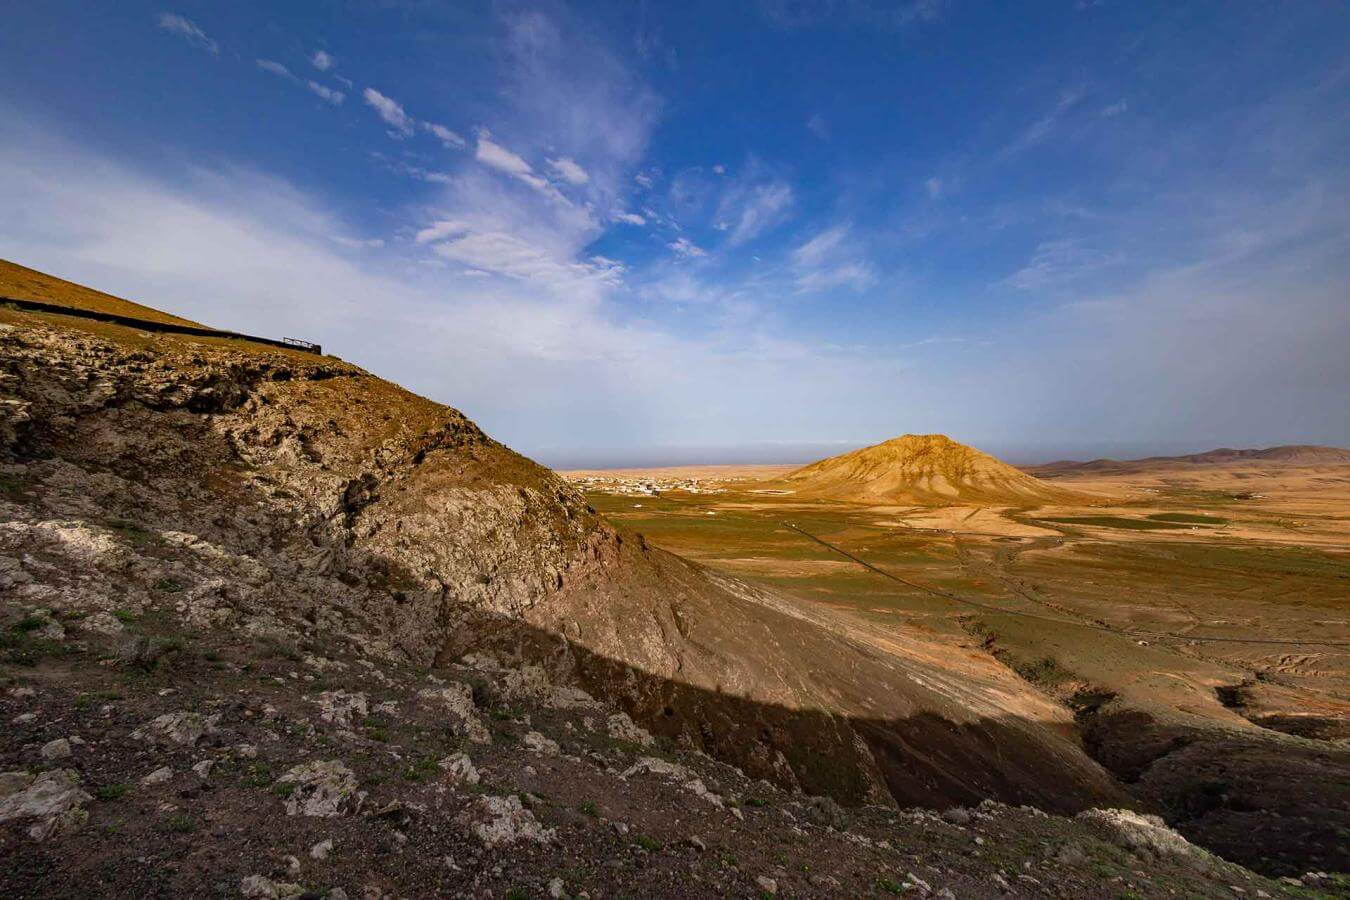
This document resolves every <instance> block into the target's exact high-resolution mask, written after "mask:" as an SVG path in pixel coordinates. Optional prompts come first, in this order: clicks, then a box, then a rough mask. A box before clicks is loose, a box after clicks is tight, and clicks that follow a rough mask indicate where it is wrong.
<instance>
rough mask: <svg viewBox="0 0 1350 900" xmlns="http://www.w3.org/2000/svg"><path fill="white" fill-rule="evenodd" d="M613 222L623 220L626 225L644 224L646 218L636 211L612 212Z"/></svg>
mask: <svg viewBox="0 0 1350 900" xmlns="http://www.w3.org/2000/svg"><path fill="white" fill-rule="evenodd" d="M613 218H614V221H615V222H623V223H625V224H627V225H646V224H647V220H646V219H644V218H643V217H642V216H640V215H638V214H637V213H631V212H617V213H615V214H614V217H613Z"/></svg>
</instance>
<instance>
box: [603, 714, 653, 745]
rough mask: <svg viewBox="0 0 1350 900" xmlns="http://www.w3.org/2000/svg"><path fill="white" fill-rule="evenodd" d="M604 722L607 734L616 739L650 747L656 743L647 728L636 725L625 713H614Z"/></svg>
mask: <svg viewBox="0 0 1350 900" xmlns="http://www.w3.org/2000/svg"><path fill="white" fill-rule="evenodd" d="M605 724H606V727H607V729H608V731H609V736H610V737H612V738H614V739H615V740H616V741H628V742H629V743H633V744H639V745H641V746H643V747H650V746H652V745H653V744H655V743H656V739H655V738H653V737H652V736H651V734H650V733H649V732H648V731H647V729H645V728H642V727H641V726H639V725H637V724H636V723H635V722H634V721H633V720H632V719H631V718H629V716H628V714H627V713H621V712H619V713H615V714H614V715H612V716H610V717H609V720H608V721H607V722H606V723H605Z"/></svg>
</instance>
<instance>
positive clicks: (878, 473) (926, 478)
mask: <svg viewBox="0 0 1350 900" xmlns="http://www.w3.org/2000/svg"><path fill="white" fill-rule="evenodd" d="M783 485H784V486H786V487H787V488H789V489H791V490H793V491H794V492H795V493H798V494H801V495H803V496H807V497H821V498H826V499H830V500H846V501H852V502H857V503H904V504H910V503H915V504H924V505H948V504H954V503H965V504H976V505H987V504H999V505H1005V506H1026V505H1039V504H1042V503H1053V502H1062V501H1067V500H1073V499H1078V500H1082V499H1083V497H1082V495H1078V494H1072V493H1070V492H1068V491H1065V490H1063V489H1061V488H1057V487H1053V486H1051V485H1048V484H1045V483H1043V482H1041V481H1039V480H1038V479H1036V478H1034V477H1032V476H1030V475H1028V474H1026V473H1025V472H1022V471H1019V470H1018V469H1015V468H1013V467H1012V466H1010V465H1008V464H1006V463H1004V462H1001V461H999V460H997V459H995V458H994V457H992V456H990V455H989V454H987V453H981V452H980V451H979V450H976V449H975V448H974V447H969V446H966V445H965V444H960V443H957V442H956V441H953V440H952V439H951V438H949V437H947V436H946V435H941V434H906V435H902V436H901V437H898V438H893V439H891V440H889V441H885V442H884V443H880V444H875V445H873V446H871V447H864V448H862V449H861V450H854V451H853V452H851V453H844V454H841V455H839V456H831V457H830V458H828V459H822V460H820V461H818V462H814V463H811V464H810V465H809V466H804V467H802V468H800V469H797V470H796V471H795V472H791V473H789V474H788V475H787V476H785V478H784V479H783Z"/></svg>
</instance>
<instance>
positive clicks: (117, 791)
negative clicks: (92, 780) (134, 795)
mask: <svg viewBox="0 0 1350 900" xmlns="http://www.w3.org/2000/svg"><path fill="white" fill-rule="evenodd" d="M128 790H129V785H127V784H124V783H123V782H120V781H116V782H113V783H112V784H105V785H103V786H102V787H100V788H99V789H98V790H97V791H95V792H94V793H95V794H97V795H98V799H100V800H119V799H121V797H122V795H123V794H125V793H126V792H127V791H128Z"/></svg>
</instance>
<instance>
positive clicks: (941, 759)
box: [0, 311, 1122, 810]
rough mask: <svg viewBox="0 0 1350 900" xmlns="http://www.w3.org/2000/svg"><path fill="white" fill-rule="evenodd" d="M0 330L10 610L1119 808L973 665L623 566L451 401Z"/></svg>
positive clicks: (563, 493)
mask: <svg viewBox="0 0 1350 900" xmlns="http://www.w3.org/2000/svg"><path fill="white" fill-rule="evenodd" d="M0 322H4V323H8V324H7V327H5V329H4V330H3V332H2V333H0V351H2V352H0V367H2V368H3V385H4V398H3V400H4V402H3V403H0V436H3V443H4V448H5V454H6V457H7V459H8V463H7V465H6V469H5V472H6V479H7V481H6V485H7V486H8V489H7V492H6V499H5V500H4V507H3V509H4V518H5V519H6V520H7V521H8V523H9V524H8V525H7V530H6V531H5V533H4V541H3V545H2V546H0V554H5V555H6V558H5V559H4V560H0V562H2V563H3V564H4V566H5V567H7V570H8V571H11V572H13V573H16V575H15V577H19V576H22V577H23V578H24V579H26V581H25V582H24V583H25V587H24V589H23V596H24V597H25V598H26V599H25V602H26V603H27V604H29V605H30V606H41V607H45V608H49V609H55V610H66V611H70V612H73V613H79V614H81V615H85V616H88V617H90V618H91V619H92V620H93V621H96V622H99V623H100V624H105V625H108V626H109V627H112V626H111V623H112V622H113V621H114V617H113V614H114V613H115V612H118V611H124V612H125V611H132V612H134V613H136V614H138V615H140V614H144V615H150V614H153V615H167V616H171V617H175V618H177V619H180V620H182V621H184V622H187V623H189V624H190V625H192V626H193V627H199V628H207V629H210V628H229V629H237V630H239V631H240V632H242V633H246V634H251V635H254V636H257V637H259V638H260V639H261V638H266V639H269V640H282V641H297V642H303V641H306V640H312V639H316V638H318V637H320V636H321V637H323V638H324V639H325V640H336V641H338V642H340V643H341V644H342V645H343V646H346V647H349V648H350V649H351V650H352V652H356V653H359V654H361V655H362V656H364V657H366V658H368V659H371V660H379V661H389V662H406V663H413V664H417V665H422V666H434V665H448V664H450V663H452V662H454V661H455V660H457V659H462V658H464V657H465V655H466V654H470V653H473V652H481V651H483V650H484V649H488V650H491V651H492V652H494V653H497V654H498V655H500V656H502V657H503V658H507V657H509V658H517V659H519V658H529V659H533V660H536V661H538V662H540V663H541V664H543V665H545V666H546V667H547V668H548V669H549V671H550V672H552V673H553V674H554V675H555V676H556V677H558V678H562V679H570V680H572V681H574V682H577V683H580V684H582V685H584V686H585V687H587V688H588V689H589V690H591V691H592V692H593V693H595V694H597V695H599V696H602V697H604V698H607V699H609V700H612V701H613V702H616V703H618V704H620V705H621V706H623V707H625V708H626V709H628V710H630V711H631V712H632V713H633V714H634V715H635V717H637V718H639V719H640V720H641V721H643V722H644V723H646V724H648V725H649V727H651V728H652V730H653V731H656V732H657V733H659V734H662V735H665V736H667V737H669V738H671V739H672V740H675V741H677V742H680V743H682V744H684V745H687V746H690V747H695V748H699V749H703V750H706V751H708V752H710V753H714V754H716V755H718V756H720V757H721V758H723V759H726V760H728V761H731V762H734V763H735V764H737V765H739V766H741V767H743V768H744V769H745V771H746V772H747V773H749V774H751V775H753V776H755V777H767V778H772V779H774V780H775V781H777V782H778V783H780V784H786V785H793V786H800V787H802V788H804V789H806V790H809V791H811V792H813V793H829V794H832V795H834V796H836V797H838V798H840V799H843V800H847V801H852V802H859V801H870V802H892V801H893V800H898V801H900V802H907V803H922V804H927V805H934V806H936V805H945V804H948V803H951V802H973V801H975V800H978V799H980V798H982V797H985V796H994V797H999V798H1004V799H1008V800H1011V801H1016V802H1032V803H1036V804H1038V805H1042V806H1045V807H1048V808H1054V809H1070V810H1071V809H1078V808H1081V807H1083V806H1086V805H1090V804H1092V803H1094V802H1098V801H1100V800H1103V799H1109V800H1112V801H1119V800H1120V799H1121V797H1122V794H1121V793H1120V791H1119V790H1118V788H1117V786H1116V785H1115V782H1114V781H1113V780H1112V779H1111V778H1110V777H1109V776H1108V775H1107V774H1106V773H1105V772H1104V770H1102V769H1101V768H1100V767H1099V766H1097V765H1096V764H1095V763H1093V762H1092V761H1091V760H1090V759H1089V758H1088V757H1087V756H1086V755H1085V754H1084V753H1083V752H1082V751H1081V749H1080V747H1079V745H1078V744H1077V742H1076V738H1075V736H1074V729H1073V722H1072V718H1071V716H1070V715H1069V714H1068V713H1067V712H1066V711H1065V710H1064V709H1063V708H1062V707H1059V706H1057V705H1055V704H1053V703H1051V702H1050V701H1048V700H1046V699H1045V698H1044V697H1042V696H1041V695H1039V694H1038V693H1036V692H1035V691H1032V690H1029V689H1028V688H1027V687H1026V686H1025V684H1023V683H1022V682H1020V681H1019V680H1018V679H1017V678H1016V677H1014V676H1013V675H1012V674H1011V673H1010V672H1009V671H1008V670H1006V669H1005V668H1003V667H1002V666H1000V665H999V664H997V663H996V662H995V661H993V660H992V659H991V658H989V657H987V656H985V655H983V654H980V653H973V652H967V653H961V652H958V651H954V650H953V648H951V647H949V646H947V645H944V644H939V643H931V642H928V641H925V640H923V639H920V638H917V637H908V636H903V635H893V634H887V633H881V632H878V631H876V630H874V629H870V628H868V627H865V626H863V625H861V624H859V623H857V622H854V621H852V620H850V619H847V618H845V617H843V616H838V615H833V614H829V615H827V614H826V613H822V612H817V611H809V610H805V609H803V608H801V607H800V605H799V604H797V603H795V602H793V601H791V600H790V599H787V598H783V597H777V596H770V595H765V594H763V593H761V592H757V591H753V590H751V589H749V588H748V587H746V586H745V585H742V584H739V583H737V582H732V581H728V580H726V579H720V578H714V577H712V576H711V575H710V574H709V573H708V572H706V571H705V570H703V569H701V568H700V567H697V566H694V565H692V564H690V563H688V562H686V561H684V560H681V559H678V558H676V557H673V556H670V555H669V554H665V553H662V552H659V551H656V550H653V549H651V548H647V547H645V546H644V545H643V542H642V540H641V538H640V537H635V536H627V535H623V534H620V533H619V532H617V531H615V529H613V528H612V527H611V526H610V525H609V524H608V523H606V522H605V521H604V520H602V519H601V518H600V517H599V516H597V515H596V514H595V513H594V512H593V511H592V510H591V509H589V508H588V507H587V506H586V504H585V502H584V500H583V499H582V498H581V497H580V496H579V495H578V494H576V493H575V492H574V491H573V490H572V489H571V488H570V487H569V486H568V485H566V484H565V483H564V482H563V481H562V480H561V479H559V478H558V477H557V476H556V475H554V474H553V473H552V472H550V471H548V470H547V469H544V468H542V467H540V466H538V465H536V464H534V463H532V462H530V461H529V460H527V459H524V458H523V457H521V456H519V455H517V454H515V453H513V452H512V451H510V450H509V449H507V448H506V447H503V446H502V445H501V444H498V443H496V442H495V441H492V440H491V439H490V438H488V437H487V436H486V435H484V434H483V433H482V432H481V431H480V430H479V429H478V428H477V427H475V426H474V425H473V424H472V423H471V422H469V421H468V420H467V419H465V418H464V417H463V416H462V415H461V414H459V413H458V412H456V411H454V410H451V409H448V408H446V407H443V406H440V405H438V404H434V403H431V402H430V401H427V400H424V399H422V398H419V397H416V396H414V395H412V394H409V393H408V392H406V391H403V390H402V389H400V388H397V387H396V386H394V385H391V384H388V383H387V382H383V381H381V380H379V379H377V378H374V377H372V376H370V375H369V374H367V373H365V372H363V371H361V370H360V369H357V368H356V367H354V366H351V365H348V364H346V363H342V362H340V361H337V360H334V359H332V358H321V357H315V356H312V355H309V354H302V353H288V352H285V351H278V350H274V349H272V348H266V347H261V346H259V347H256V348H250V347H248V346H247V345H243V344H240V343H238V342H232V343H230V344H224V343H222V344H214V343H211V342H208V341H192V340H187V339H184V338H179V337H175V336H170V335H158V336H150V335H145V334H142V333H139V332H136V331H133V330H130V329H125V328H121V327H118V326H112V325H102V324H98V323H76V322H73V321H67V320H60V324H59V325H58V324H57V322H58V319H56V318H53V317H47V316H42V315H37V314H29V313H18V312H13V311H0ZM20 548H23V549H22V552H20ZM37 548H40V550H41V552H36V550H37ZM30 562H31V565H30ZM164 585H175V586H177V589H175V590H168V589H166V588H165V587H164Z"/></svg>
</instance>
